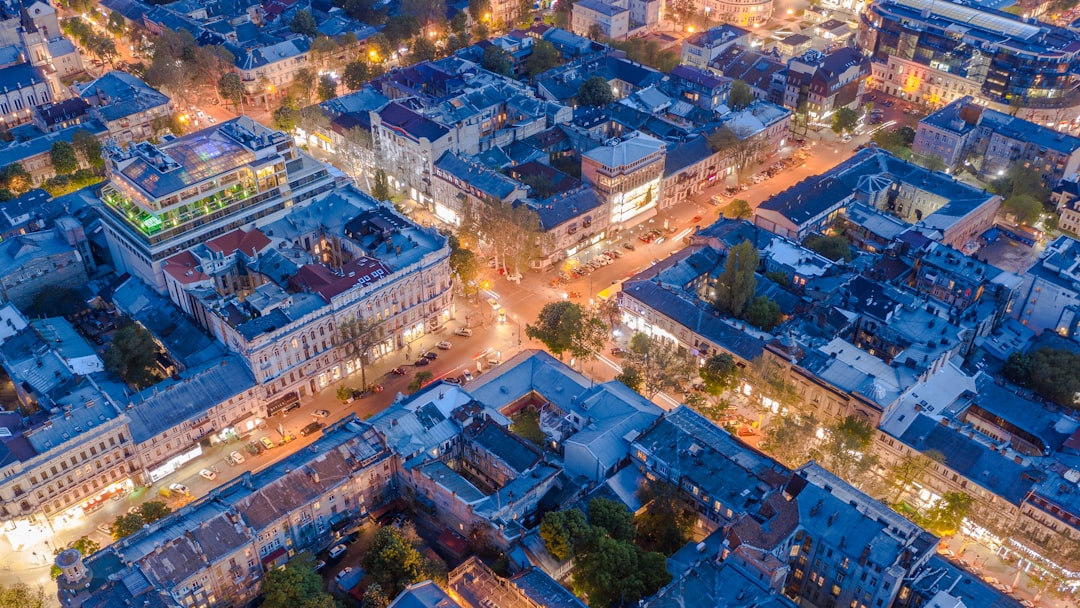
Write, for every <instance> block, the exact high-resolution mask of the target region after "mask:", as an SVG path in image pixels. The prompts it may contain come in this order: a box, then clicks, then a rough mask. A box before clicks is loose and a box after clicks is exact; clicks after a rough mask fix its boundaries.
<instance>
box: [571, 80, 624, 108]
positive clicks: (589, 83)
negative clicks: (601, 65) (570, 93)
mask: <svg viewBox="0 0 1080 608" xmlns="http://www.w3.org/2000/svg"><path fill="white" fill-rule="evenodd" d="M576 99H577V102H578V104H580V105H583V106H596V107H602V106H606V105H608V104H609V103H611V102H612V101H615V95H614V94H613V93H612V92H611V85H609V84H608V81H607V80H605V79H604V77H603V76H592V77H590V78H589V79H587V80H586V81H585V82H583V83H581V86H580V87H578V92H577V96H576Z"/></svg>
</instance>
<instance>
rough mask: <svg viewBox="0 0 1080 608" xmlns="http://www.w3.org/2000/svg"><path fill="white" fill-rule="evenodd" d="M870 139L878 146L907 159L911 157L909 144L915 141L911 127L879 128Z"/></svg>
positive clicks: (913, 130)
mask: <svg viewBox="0 0 1080 608" xmlns="http://www.w3.org/2000/svg"><path fill="white" fill-rule="evenodd" d="M870 140H871V141H873V142H874V143H875V144H877V146H878V147H879V148H882V149H884V150H886V151H888V152H892V153H893V154H895V155H896V156H899V157H900V158H902V159H904V160H907V159H909V158H911V146H912V144H914V143H915V129H912V128H911V127H897V128H896V129H881V130H880V131H877V132H876V133H874V134H873V135H872V136H871V137H870Z"/></svg>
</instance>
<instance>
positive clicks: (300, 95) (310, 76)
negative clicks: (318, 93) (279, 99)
mask: <svg viewBox="0 0 1080 608" xmlns="http://www.w3.org/2000/svg"><path fill="white" fill-rule="evenodd" d="M318 79H319V75H318V74H317V73H316V72H315V70H313V69H311V68H300V69H299V70H297V71H296V74H294V75H293V82H292V85H291V86H290V87H289V97H293V98H295V99H297V100H298V101H297V104H298V105H300V106H304V105H306V104H307V103H308V102H309V101H311V94H312V93H313V92H314V91H315V83H316V82H317V81H318Z"/></svg>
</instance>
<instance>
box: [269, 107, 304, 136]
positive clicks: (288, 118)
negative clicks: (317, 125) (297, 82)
mask: <svg viewBox="0 0 1080 608" xmlns="http://www.w3.org/2000/svg"><path fill="white" fill-rule="evenodd" d="M270 118H271V124H272V125H273V127H274V128H275V129H277V130H279V131H284V132H286V133H292V130H293V129H295V128H296V122H297V120H299V118H300V112H298V111H297V110H296V108H295V107H293V104H292V100H291V99H286V100H285V102H284V103H282V104H281V105H280V106H279V107H278V108H277V109H275V110H274V113H273V114H271V116H270Z"/></svg>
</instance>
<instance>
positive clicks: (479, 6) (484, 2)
mask: <svg viewBox="0 0 1080 608" xmlns="http://www.w3.org/2000/svg"><path fill="white" fill-rule="evenodd" d="M469 15H470V16H471V17H472V20H473V21H475V22H477V23H482V22H486V21H490V20H491V0H469Z"/></svg>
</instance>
